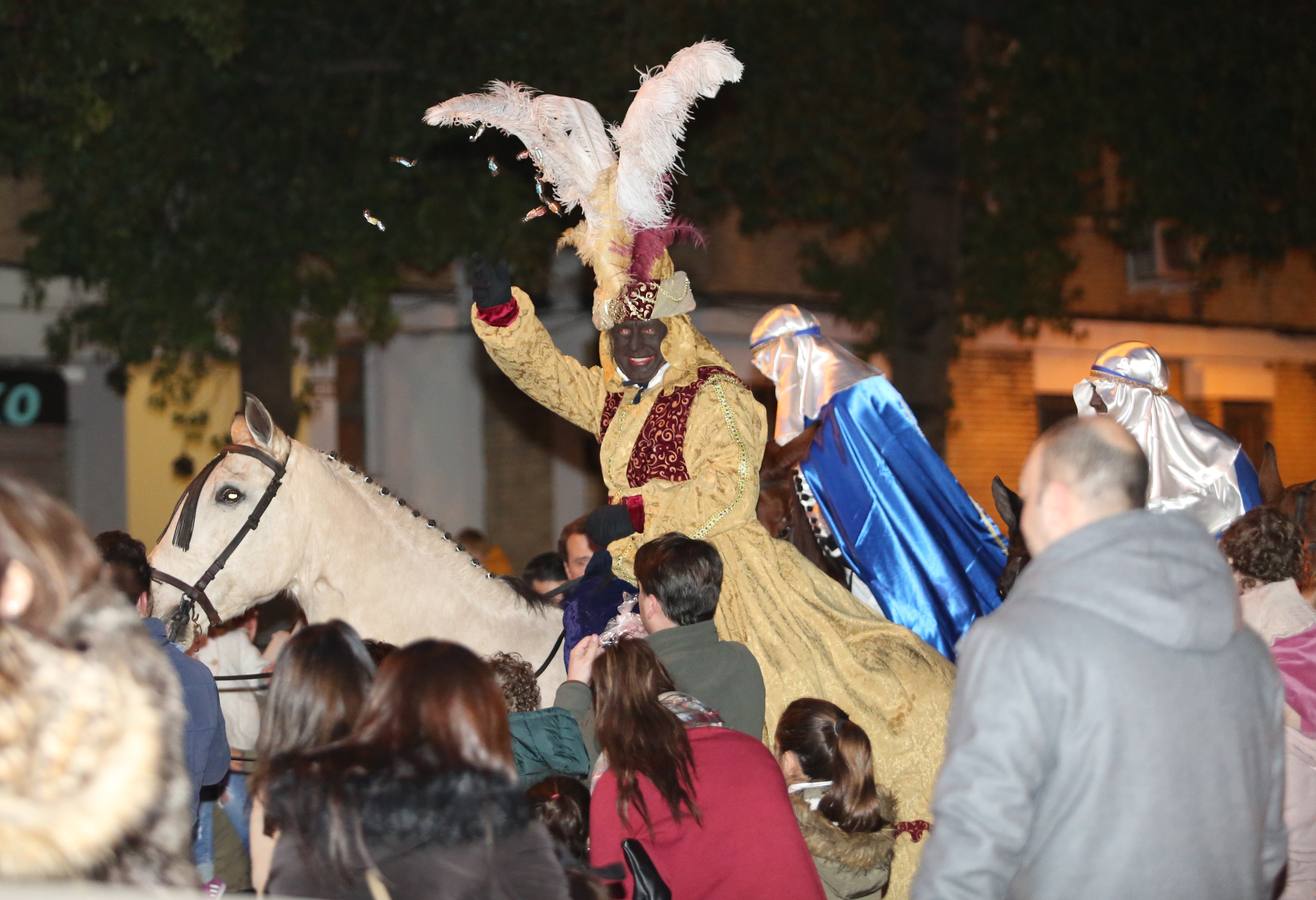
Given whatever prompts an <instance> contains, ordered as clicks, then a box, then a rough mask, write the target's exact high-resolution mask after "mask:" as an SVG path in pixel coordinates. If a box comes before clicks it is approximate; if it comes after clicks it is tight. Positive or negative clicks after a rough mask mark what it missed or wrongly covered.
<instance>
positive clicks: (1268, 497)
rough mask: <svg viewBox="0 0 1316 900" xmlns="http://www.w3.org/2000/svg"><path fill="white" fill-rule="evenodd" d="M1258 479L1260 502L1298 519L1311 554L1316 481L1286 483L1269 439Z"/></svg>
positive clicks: (1315, 537) (1315, 528) (1315, 538)
mask: <svg viewBox="0 0 1316 900" xmlns="http://www.w3.org/2000/svg"><path fill="white" fill-rule="evenodd" d="M1257 480H1258V481H1259V482H1260V484H1261V502H1262V503H1264V504H1265V505H1266V506H1270V507H1273V508H1275V509H1277V510H1279V511H1280V512H1282V513H1283V514H1284V515H1286V516H1288V517H1289V518H1290V519H1292V520H1293V521H1295V522H1297V523H1298V527H1299V528H1301V529H1302V536H1303V538H1305V539H1306V541H1307V554H1308V556H1311V555H1312V554H1313V551H1316V546H1314V545H1316V498H1313V496H1312V493H1313V489H1316V481H1304V482H1301V483H1299V484H1291V485H1289V486H1288V487H1285V486H1284V479H1283V478H1281V477H1280V474H1279V459H1278V458H1277V457H1276V456H1275V447H1274V445H1273V444H1271V443H1270V441H1266V449H1265V452H1264V453H1262V456H1261V468H1259V469H1258V470H1257Z"/></svg>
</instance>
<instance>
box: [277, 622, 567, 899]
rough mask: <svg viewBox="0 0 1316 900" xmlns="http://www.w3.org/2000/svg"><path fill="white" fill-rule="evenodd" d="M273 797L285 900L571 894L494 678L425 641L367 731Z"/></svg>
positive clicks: (367, 722) (387, 680)
mask: <svg viewBox="0 0 1316 900" xmlns="http://www.w3.org/2000/svg"><path fill="white" fill-rule="evenodd" d="M269 798H270V801H269V808H268V809H267V812H266V816H267V818H268V819H270V820H271V821H272V822H273V824H274V826H275V827H276V828H278V829H279V830H280V839H279V843H278V846H277V848H276V849H275V853H274V863H273V866H272V869H271V873H270V882H269V892H270V893H271V894H273V895H276V896H278V895H295V896H305V897H322V898H327V900H337V898H345V900H346V898H352V900H356V898H362V900H369V898H371V897H375V896H385V895H387V896H389V897H390V898H392V900H408V898H422V897H423V898H426V900H449V898H474V897H480V898H495V900H510V898H522V897H525V898H531V897H533V898H546V900H566V898H567V896H568V893H567V882H566V875H565V874H564V872H563V868H562V864H561V863H560V862H559V860H558V857H557V854H556V851H555V849H554V846H553V842H552V839H551V838H550V837H549V835H548V832H547V831H546V830H545V828H544V826H543V825H542V824H541V823H539V822H537V821H534V820H533V819H532V816H531V812H530V807H529V804H528V802H527V800H526V797H525V794H524V793H523V792H522V790H521V789H520V788H519V787H518V786H517V783H516V769H515V767H514V765H513V762H512V746H511V738H510V735H509V732H508V725H507V710H506V706H505V705H504V703H503V699H502V695H501V693H500V691H499V689H498V685H497V683H496V681H495V680H494V677H493V673H492V672H491V671H490V669H489V667H488V666H486V665H485V664H484V663H483V662H482V661H481V660H480V658H479V657H477V656H476V655H475V654H474V653H472V652H471V651H469V650H467V649H466V648H465V647H462V646H460V645H458V644H453V643H448V642H446V641H435V640H425V641H419V642H417V643H414V644H411V645H409V646H407V647H404V648H402V649H401V650H398V651H397V652H396V653H394V654H393V655H391V656H390V657H388V658H387V659H386V660H384V662H383V664H382V665H381V666H380V668H379V672H378V675H377V676H376V679H375V683H374V686H373V687H372V689H371V692H370V696H369V697H368V699H367V700H366V707H365V709H364V710H363V711H362V714H361V717H360V719H359V720H358V722H357V726H356V728H355V729H354V730H353V732H352V733H351V734H350V735H349V736H348V737H347V738H346V739H344V740H343V741H340V742H338V743H336V744H333V745H330V746H328V747H326V748H323V749H321V750H317V751H312V752H310V753H307V754H303V755H299V756H294V757H292V758H290V759H286V760H285V761H283V763H282V764H281V765H279V766H278V771H277V772H276V773H275V774H274V776H273V779H272V782H271V788H270V792H269ZM385 892H386V894H385Z"/></svg>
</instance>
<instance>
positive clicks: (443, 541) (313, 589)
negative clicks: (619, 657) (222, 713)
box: [150, 395, 566, 703]
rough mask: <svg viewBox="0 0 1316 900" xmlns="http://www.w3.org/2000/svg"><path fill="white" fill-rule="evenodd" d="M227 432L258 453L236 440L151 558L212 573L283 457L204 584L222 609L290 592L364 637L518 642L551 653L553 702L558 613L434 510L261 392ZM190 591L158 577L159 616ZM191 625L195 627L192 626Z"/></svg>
mask: <svg viewBox="0 0 1316 900" xmlns="http://www.w3.org/2000/svg"><path fill="white" fill-rule="evenodd" d="M231 437H232V442H233V444H234V445H237V446H238V447H241V448H252V449H253V450H255V451H258V454H257V455H256V456H254V457H253V456H247V455H243V454H242V453H237V452H230V453H228V454H226V455H223V456H222V457H221V458H220V459H219V460H217V462H216V463H214V464H213V468H211V470H210V471H209V473H208V474H207V473H205V472H203V473H202V474H201V475H200V476H198V479H199V481H200V482H201V483H200V484H196V485H195V486H194V487H195V490H196V496H195V498H194V500H193V504H191V505H190V504H189V503H188V502H187V495H188V494H189V493H192V491H193V488H189V490H188V492H185V494H184V498H183V499H182V500H180V502H179V504H178V508H176V509H175V510H174V514H173V516H172V517H171V518H170V521H169V525H168V527H166V529H165V532H164V534H163V535H162V536H161V538H160V541H159V543H158V544H156V546H155V549H153V550H152V551H151V556H150V560H151V566H152V568H153V569H155V570H157V572H163V573H167V575H168V576H171V581H173V582H182V583H185V584H188V585H193V584H195V583H196V582H197V580H198V579H200V578H201V577H202V575H203V573H205V572H206V570H207V569H209V568H210V567H211V565H212V563H214V561H215V560H216V559H217V558H218V557H220V555H221V554H222V553H223V552H224V550H225V548H226V547H227V546H228V545H229V543H230V541H232V540H233V538H234V536H235V535H237V534H238V533H239V531H241V530H242V528H243V526H244V524H245V523H247V522H248V519H249V517H251V516H252V515H253V513H255V512H257V508H258V506H259V504H260V503H261V501H262V497H263V496H264V495H265V494H266V493H267V488H268V487H269V485H270V483H271V482H272V481H273V479H274V477H275V471H274V469H273V468H271V466H270V465H269V464H268V463H266V462H264V461H262V459H261V458H260V455H264V456H265V457H266V458H267V459H269V460H271V461H273V462H274V463H276V464H280V465H282V466H283V468H284V475H283V480H282V484H281V485H280V486H279V487H278V489H277V493H275V494H274V496H273V499H271V500H269V501H268V507H267V508H266V509H265V510H264V511H263V512H262V513H261V514H260V516H259V523H258V525H257V527H255V529H254V530H252V531H250V532H249V533H248V534H247V535H246V536H245V537H244V538H243V539H242V540H241V542H240V543H239V544H238V545H237V548H236V549H235V550H234V551H233V553H232V556H231V557H230V558H229V560H228V561H227V563H226V564H225V565H224V567H223V568H222V569H221V570H220V571H219V572H218V574H216V575H215V577H214V579H213V581H211V582H210V583H209V584H208V585H205V586H204V588H203V590H204V594H205V596H207V597H208V599H209V600H210V602H211V603H212V604H213V606H214V608H215V610H216V613H217V616H218V618H219V619H220V620H221V621H226V620H228V619H231V618H233V617H234V616H237V615H239V614H241V613H242V612H244V611H245V610H247V609H250V608H251V607H252V606H255V605H256V604H258V603H262V602H264V601H266V600H268V599H270V598H271V597H273V596H275V595H276V594H278V593H280V592H282V591H288V592H290V593H291V594H292V595H293V596H295V597H296V598H297V602H298V604H299V605H300V606H301V608H302V610H303V611H304V612H305V613H306V618H307V620H308V621H311V622H323V621H326V620H329V619H342V620H344V621H346V622H349V623H350V624H351V625H352V626H353V627H354V628H356V630H357V631H358V632H360V633H361V636H362V637H365V638H375V639H377V640H382V641H388V642H390V643H393V644H398V645H402V644H406V643H409V642H411V641H414V640H417V639H420V638H426V637H435V638H443V639H445V640H450V641H457V642H459V643H462V644H465V645H467V646H468V647H470V648H471V649H472V650H474V651H475V652H476V653H479V654H480V655H482V656H484V655H488V654H490V653H494V652H496V651H500V650H501V651H507V652H515V653H519V654H520V655H521V656H522V657H523V658H524V659H526V660H527V661H528V662H529V663H530V664H531V665H533V666H536V667H538V666H539V665H540V664H541V663H543V662H544V661H545V660H548V665H547V667H546V668H545V669H544V673H543V674H542V675H540V676H539V684H540V688H541V691H542V693H543V697H544V700H545V702H547V703H551V702H552V698H553V694H554V692H555V691H556V690H557V686H558V685H559V684H560V683H561V682H562V681H563V680H565V678H566V673H565V670H564V666H563V665H562V662H561V656H560V654H561V650H560V648H559V649H555V645H556V642H557V639H558V636H559V635H560V634H561V631H562V614H561V612H560V611H558V610H555V609H553V608H552V607H542V606H541V607H533V608H532V606H531V605H530V604H528V603H527V602H526V601H525V600H523V599H522V598H521V597H520V596H518V594H517V593H516V591H515V590H513V588H512V587H511V586H509V585H508V584H507V583H506V582H504V581H501V580H499V579H496V578H494V577H493V576H492V575H490V574H489V573H488V572H486V571H485V570H484V569H483V568H482V567H481V566H480V564H479V563H478V562H477V561H476V560H475V559H474V558H473V557H471V556H470V555H469V554H467V553H465V552H463V551H462V549H461V548H460V547H459V546H458V545H457V544H455V543H453V542H452V540H451V539H450V538H449V537H448V536H447V535H446V534H445V533H444V532H443V531H442V530H441V529H440V528H439V527H438V525H437V523H436V522H434V520H432V519H426V518H424V517H423V516H422V515H421V514H420V513H419V512H417V511H415V510H412V509H411V508H409V507H408V506H407V505H406V504H405V503H404V502H403V501H402V500H401V499H400V498H398V497H395V496H392V495H390V493H389V491H388V489H386V488H384V487H382V486H381V485H379V484H378V483H377V482H375V481H374V480H373V479H372V478H370V477H368V476H367V475H365V474H364V473H362V472H359V471H357V469H356V468H355V467H352V466H348V465H346V464H345V463H343V462H340V461H339V460H338V458H337V457H336V456H335V455H334V454H328V453H321V452H319V451H316V450H313V449H311V448H309V447H307V446H305V445H304V444H301V443H299V442H298V441H296V440H293V439H292V438H290V437H288V435H286V434H284V433H283V431H281V430H280V429H279V428H278V426H276V425H275V424H274V421H273V419H272V418H271V417H270V414H269V412H268V411H266V409H265V406H264V405H263V404H262V403H261V402H260V401H259V400H257V399H256V398H255V397H252V396H251V395H248V396H247V403H246V409H245V411H244V413H242V414H239V415H238V416H236V417H235V418H234V420H233V426H232V429H231ZM189 506H192V507H193V508H189ZM180 521H184V522H185V524H184V525H183V530H184V531H185V532H190V535H188V537H189V539H187V540H183V541H181V542H180V541H176V540H175V536H176V532H177V531H178V530H179V527H180ZM179 543H181V544H182V546H178V544H179ZM182 595H183V592H182V590H181V589H180V588H179V587H178V586H177V584H169V583H155V584H153V585H152V589H151V599H152V601H153V603H154V609H155V615H156V616H157V617H159V618H161V619H163V620H165V621H168V620H169V619H170V617H171V615H172V614H173V612H174V611H175V610H177V608H178V606H179V603H180V602H181V600H182ZM196 613H197V614H199V613H200V610H197V611H196ZM202 620H203V621H204V617H202ZM190 630H191V626H190V625H188V626H185V627H184V632H185V634H184V635H183V636H184V637H189V636H190V635H188V634H186V632H189V631H190ZM550 656H552V657H554V658H553V659H549V657H550Z"/></svg>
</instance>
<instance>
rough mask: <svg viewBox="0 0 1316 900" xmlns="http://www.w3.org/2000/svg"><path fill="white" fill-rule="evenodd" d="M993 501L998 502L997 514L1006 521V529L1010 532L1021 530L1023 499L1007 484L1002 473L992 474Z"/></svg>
mask: <svg viewBox="0 0 1316 900" xmlns="http://www.w3.org/2000/svg"><path fill="white" fill-rule="evenodd" d="M992 502H993V503H995V504H996V514H997V515H999V516H1000V517H1001V521H1002V522H1004V523H1005V530H1006V531H1007V532H1009V533H1010V534H1013V533H1014V532H1016V531H1018V530H1019V512H1020V510H1022V509H1023V505H1024V504H1023V501H1022V500H1020V499H1019V495H1018V494H1016V493H1015V492H1014V491H1012V490H1010V489H1009V488H1008V487H1006V486H1005V482H1004V481H1002V480H1001V476H1000V475H994V476H992Z"/></svg>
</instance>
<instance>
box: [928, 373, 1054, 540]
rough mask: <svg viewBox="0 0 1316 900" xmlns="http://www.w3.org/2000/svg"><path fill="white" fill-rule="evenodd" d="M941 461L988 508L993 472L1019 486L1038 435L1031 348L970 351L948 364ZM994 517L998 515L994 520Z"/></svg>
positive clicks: (991, 507) (989, 510)
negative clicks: (946, 416)
mask: <svg viewBox="0 0 1316 900" xmlns="http://www.w3.org/2000/svg"><path fill="white" fill-rule="evenodd" d="M950 380H951V395H952V397H953V399H954V403H955V406H954V409H952V410H951V416H950V426H949V429H948V432H947V439H946V463H947V464H948V465H949V466H950V469H951V471H952V472H954V473H955V475H956V477H957V478H959V480H960V484H962V485H964V489H965V490H967V491H968V492H969V494H970V496H972V497H973V499H975V500H977V501H978V503H979V505H981V506H982V508H983V509H985V510H986V511H987V512H988V513H990V514H992V515H993V516H995V515H996V510H995V507H994V506H993V505H992V476H994V475H1000V476H1001V479H1002V480H1003V481H1004V482H1005V483H1006V484H1007V485H1009V486H1010V487H1011V488H1014V489H1015V490H1018V486H1019V484H1018V483H1019V470H1020V469H1021V468H1023V464H1024V458H1025V457H1026V456H1027V455H1028V448H1029V447H1030V446H1032V443H1033V440H1034V438H1036V437H1037V406H1036V401H1035V399H1034V396H1033V354H1032V351H1030V350H996V349H993V350H970V349H965V350H964V351H962V352H961V354H960V356H959V358H958V359H956V360H955V362H954V364H953V365H952V366H951V371H950ZM998 521H999V520H998Z"/></svg>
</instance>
